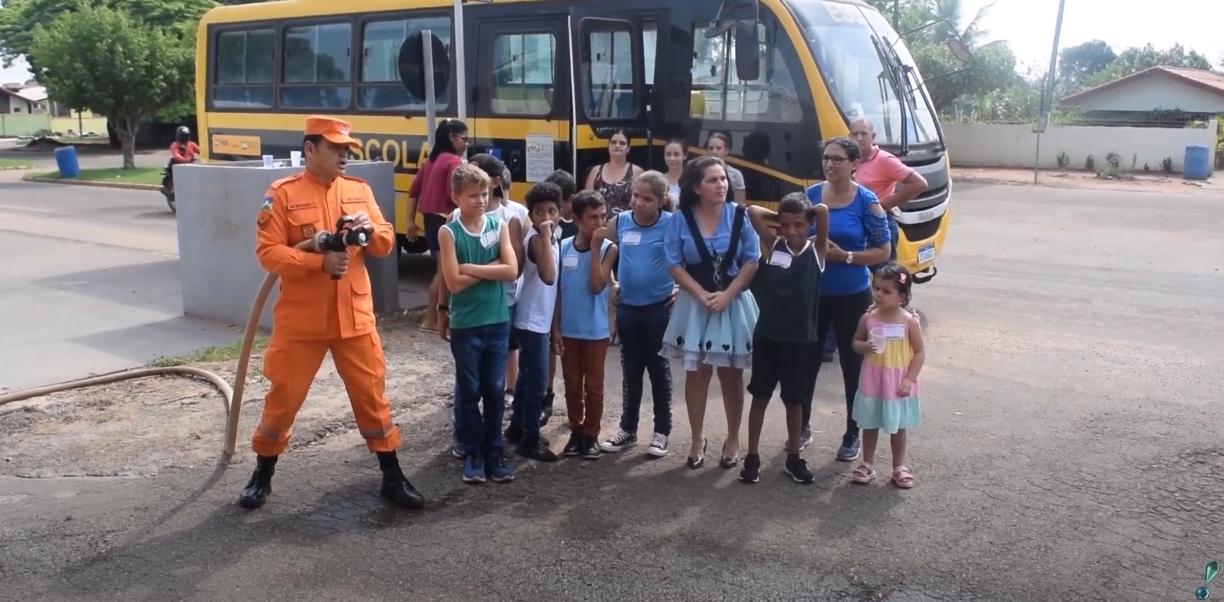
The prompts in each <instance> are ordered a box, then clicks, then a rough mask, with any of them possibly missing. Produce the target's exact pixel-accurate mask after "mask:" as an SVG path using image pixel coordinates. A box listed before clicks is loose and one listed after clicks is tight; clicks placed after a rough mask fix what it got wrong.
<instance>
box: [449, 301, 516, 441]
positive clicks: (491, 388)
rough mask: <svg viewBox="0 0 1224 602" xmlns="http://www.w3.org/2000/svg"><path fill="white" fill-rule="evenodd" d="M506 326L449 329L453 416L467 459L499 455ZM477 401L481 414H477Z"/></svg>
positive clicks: (508, 330)
mask: <svg viewBox="0 0 1224 602" xmlns="http://www.w3.org/2000/svg"><path fill="white" fill-rule="evenodd" d="M509 343H510V323H509V322H502V323H500V324H489V325H487V326H476V327H473V328H455V329H452V330H451V353H452V354H454V356H455V415H456V416H458V418H459V422H458V424H459V437H460V440H461V441H462V442H463V451H464V453H466V454H467V455H468V456H478V455H479V456H484V457H485V458H497V457H499V456H500V454H501V453H502V435H501V423H502V413H503V412H504V411H505V403H506V400H505V395H506V392H505V386H506V383H505V380H506V354H507V353H508V352H509ZM481 401H483V402H484V411H483V413H482V412H481V405H480V404H481Z"/></svg>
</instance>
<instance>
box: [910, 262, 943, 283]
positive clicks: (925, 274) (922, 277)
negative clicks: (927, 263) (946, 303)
mask: <svg viewBox="0 0 1224 602" xmlns="http://www.w3.org/2000/svg"><path fill="white" fill-rule="evenodd" d="M938 273H939V268H937V267H935V266H931V268H930V269H928V270H923V271H921V272H918V273H916V274H914V284H926V283H928V282H930V281H931V280H932V279H934V278H935V275H936V274H938Z"/></svg>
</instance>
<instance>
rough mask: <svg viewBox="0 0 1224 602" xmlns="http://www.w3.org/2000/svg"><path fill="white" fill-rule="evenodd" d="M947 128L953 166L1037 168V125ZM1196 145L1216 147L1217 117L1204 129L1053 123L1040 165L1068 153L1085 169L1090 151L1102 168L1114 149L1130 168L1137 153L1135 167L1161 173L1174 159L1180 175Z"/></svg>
mask: <svg viewBox="0 0 1224 602" xmlns="http://www.w3.org/2000/svg"><path fill="white" fill-rule="evenodd" d="M943 128H944V135H945V136H946V137H947V140H948V152H949V153H950V155H951V158H952V164H953V165H954V166H955V165H966V166H978V167H1029V168H1031V167H1032V166H1033V153H1034V152H1035V151H1036V146H1037V135H1036V134H1034V133H1033V126H1032V125H1027V124H1026V125H1012V124H987V123H945V124H944V126H943ZM1191 145H1199V146H1206V147H1207V148H1209V149H1213V150H1214V149H1215V145H1216V121H1215V120H1212V121H1211V122H1210V123H1209V124H1208V127H1207V128H1205V129H1196V128H1184V129H1173V128H1135V127H1101V126H1061V125H1051V126H1050V127H1049V129H1047V130H1046V133H1045V134H1042V136H1041V157H1040V166H1041V167H1048V168H1055V167H1058V154H1059V153H1063V152H1065V153H1067V154H1068V155H1070V156H1071V166H1070V167H1071V168H1072V169H1083V168H1084V160H1085V159H1086V158H1087V157H1088V155H1089V154H1092V155H1094V156H1095V159H1096V167H1097V169H1101V168H1103V167H1105V166H1106V163H1105V155H1107V154H1109V153H1110V152H1115V153H1118V154H1119V155H1120V156H1121V157H1122V168H1123V169H1129V168H1130V165H1131V156H1132V155H1138V161H1137V163H1136V169H1140V170H1141V169H1143V164H1144V163H1147V164H1148V166H1150V167H1151V168H1152V171H1160V162H1161V161H1162V160H1164V158H1165V157H1172V159H1173V170H1174V171H1177V172H1179V173H1180V172H1181V171H1182V166H1183V163H1184V162H1185V157H1186V147H1187V146H1191Z"/></svg>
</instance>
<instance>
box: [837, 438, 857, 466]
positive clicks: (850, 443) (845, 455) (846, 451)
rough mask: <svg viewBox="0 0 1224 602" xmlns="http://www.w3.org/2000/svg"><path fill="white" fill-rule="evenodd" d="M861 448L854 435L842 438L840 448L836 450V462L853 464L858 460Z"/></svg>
mask: <svg viewBox="0 0 1224 602" xmlns="http://www.w3.org/2000/svg"><path fill="white" fill-rule="evenodd" d="M861 451H862V448H861V446H860V444H859V438H858V435H856V434H848V435H845V436H844V437H842V446H841V447H840V448H838V449H837V460H838V461H839V462H853V461H855V460H857V459H858V457H859V453H860V452H861Z"/></svg>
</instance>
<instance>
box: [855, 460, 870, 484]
mask: <svg viewBox="0 0 1224 602" xmlns="http://www.w3.org/2000/svg"><path fill="white" fill-rule="evenodd" d="M875 478H876V471H875V469H874V468H872V467H871V465H870V464H868V463H866V462H864V463H862V464H859V465H858V468H855V469H854V472H852V473H850V479H851V480H852V481H854V482H855V483H858V484H859V485H866V484H868V483H870V482H872V481H874V480H875Z"/></svg>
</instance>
